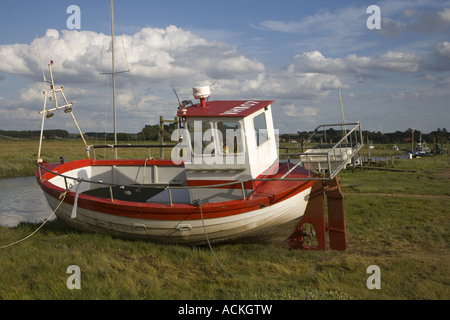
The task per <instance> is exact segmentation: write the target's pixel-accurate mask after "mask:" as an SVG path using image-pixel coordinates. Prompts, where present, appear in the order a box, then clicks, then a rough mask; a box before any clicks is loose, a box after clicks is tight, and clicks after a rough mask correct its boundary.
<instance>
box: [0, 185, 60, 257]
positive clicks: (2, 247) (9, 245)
mask: <svg viewBox="0 0 450 320" xmlns="http://www.w3.org/2000/svg"><path fill="white" fill-rule="evenodd" d="M68 192H69V190H66V191H65V192H63V193H61V194H60V195H59V198H58V199H60V200H61V202H60V203H59V204H58V206H57V207H56V209H55V210H54V211H53V212H52V214H51V215H49V216H48V218H47V219H45V220H44V222H43V223H42V224H41V225H40V226H39V228H37V229H36V230H34V231H33V232H32V233H31V234H29V235H28V236H26V237H25V238H23V239H20V240H17V241H16V242H13V243H10V244H8V245H6V246H1V247H0V249H5V248H8V247H11V246H13V245H16V244H18V243H20V242H22V241H24V240H26V239H28V238H30V237H31V236H32V235H34V234H35V233H36V232H38V231H39V229H41V228H42V227H43V226H44V225H45V224H46V223H47V221H48V220H50V218H51V217H52V216H53V215H54V214H55V212H56V211H57V210H58V209H59V207H60V206H61V204H62V203H63V202H64V199H65V198H66V195H67V193H68Z"/></svg>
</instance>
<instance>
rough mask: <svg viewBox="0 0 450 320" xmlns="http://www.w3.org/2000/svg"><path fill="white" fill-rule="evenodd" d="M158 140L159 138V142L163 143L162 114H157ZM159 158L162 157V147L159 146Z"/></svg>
mask: <svg viewBox="0 0 450 320" xmlns="http://www.w3.org/2000/svg"><path fill="white" fill-rule="evenodd" d="M158 140H159V144H160V145H163V143H164V117H163V116H159V131H158ZM159 158H160V159H164V149H163V148H162V147H160V148H159Z"/></svg>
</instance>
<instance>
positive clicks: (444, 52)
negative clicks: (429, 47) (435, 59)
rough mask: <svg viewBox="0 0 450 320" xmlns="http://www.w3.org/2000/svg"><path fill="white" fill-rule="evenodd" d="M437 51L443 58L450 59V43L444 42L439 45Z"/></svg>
mask: <svg viewBox="0 0 450 320" xmlns="http://www.w3.org/2000/svg"><path fill="white" fill-rule="evenodd" d="M435 51H436V52H437V53H438V54H439V56H441V57H442V58H446V59H450V42H448V41H444V42H441V43H438V44H437V45H436V47H435Z"/></svg>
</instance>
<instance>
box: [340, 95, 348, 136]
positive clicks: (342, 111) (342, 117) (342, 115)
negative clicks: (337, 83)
mask: <svg viewBox="0 0 450 320" xmlns="http://www.w3.org/2000/svg"><path fill="white" fill-rule="evenodd" d="M338 91H339V104H340V106H341V119H342V136H346V135H347V129H346V128H345V125H344V123H345V119H344V108H343V107H342V98H341V88H340V87H339V88H338ZM345 140H347V139H345Z"/></svg>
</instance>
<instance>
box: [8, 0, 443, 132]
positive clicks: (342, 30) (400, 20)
mask: <svg viewBox="0 0 450 320" xmlns="http://www.w3.org/2000/svg"><path fill="white" fill-rule="evenodd" d="M71 6H76V7H77V8H79V11H78V10H75V11H74V10H73V9H72V8H73V7H71ZM372 6H376V7H375V9H373V7H372ZM114 8H115V27H114V29H115V35H116V37H115V42H114V43H115V51H114V52H115V68H116V72H120V71H125V70H129V72H124V73H119V74H117V76H116V97H117V98H116V101H117V131H118V132H126V133H137V132H139V131H140V130H141V129H142V128H143V127H144V126H145V125H154V124H158V123H159V117H160V116H164V118H166V119H171V118H173V117H174V116H175V115H176V110H177V106H178V102H177V97H176V96H175V93H174V90H176V92H177V94H178V96H179V98H180V100H193V101H195V100H194V98H193V96H192V88H193V87H196V86H203V85H209V86H210V87H211V97H210V99H211V100H244V99H259V100H275V102H274V104H273V116H274V126H275V128H277V129H279V132H280V133H296V132H297V131H311V130H314V128H315V127H317V126H318V125H320V124H331V123H341V121H342V118H341V112H340V104H339V94H338V90H339V88H340V91H341V96H342V104H343V110H344V119H345V121H346V122H356V121H360V122H361V125H362V129H363V130H369V131H376V132H378V131H381V132H395V131H397V130H400V131H404V130H407V129H408V128H414V129H416V130H420V131H422V132H431V131H434V130H437V129H438V128H440V129H442V128H446V129H450V1H444V0H439V1H433V0H429V1H424V0H385V1H347V0H342V1H331V0H328V1H325V0H315V1H312V0H310V1H309V0H308V1H300V0H276V1H272V0H258V1H251V0H240V1H236V0H227V1H214V0H209V1H200V0H195V1H191V0H190V1H175V0H164V1H157V0H153V1H143V0H127V1H125V0H116V1H114ZM369 9H370V10H369ZM110 19H111V18H110V1H108V0H95V1H92V0H90V1H85V0H70V1H65V0H64V1H49V0H39V1H36V0H34V1H31V0H14V1H12V0H0V130H39V129H40V126H41V116H40V115H39V113H38V111H39V110H42V108H43V104H44V95H43V94H42V92H43V91H44V90H49V86H48V83H45V82H44V81H43V71H42V70H43V69H44V71H45V74H46V77H47V78H48V67H47V65H48V63H49V61H50V60H52V61H54V64H53V66H52V69H53V76H54V80H55V84H56V86H57V87H60V86H63V87H64V93H65V95H66V97H67V99H68V100H69V101H72V102H74V106H73V112H74V113H73V114H74V116H75V117H76V119H77V121H78V123H79V125H80V127H81V130H82V131H83V132H92V131H95V132H105V131H106V132H112V131H113V116H112V113H113V112H112V110H113V108H112V80H111V76H110V75H107V74H106V75H105V74H102V73H108V72H111V20H110ZM41 66H43V68H42V67H41ZM51 103H52V102H48V105H50V104H51ZM45 128H46V129H65V130H68V131H69V132H76V127H75V125H74V123H73V121H72V118H71V117H70V116H69V115H68V114H65V113H64V112H62V111H60V112H56V113H55V116H54V117H53V118H51V119H48V120H46V122H45Z"/></svg>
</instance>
